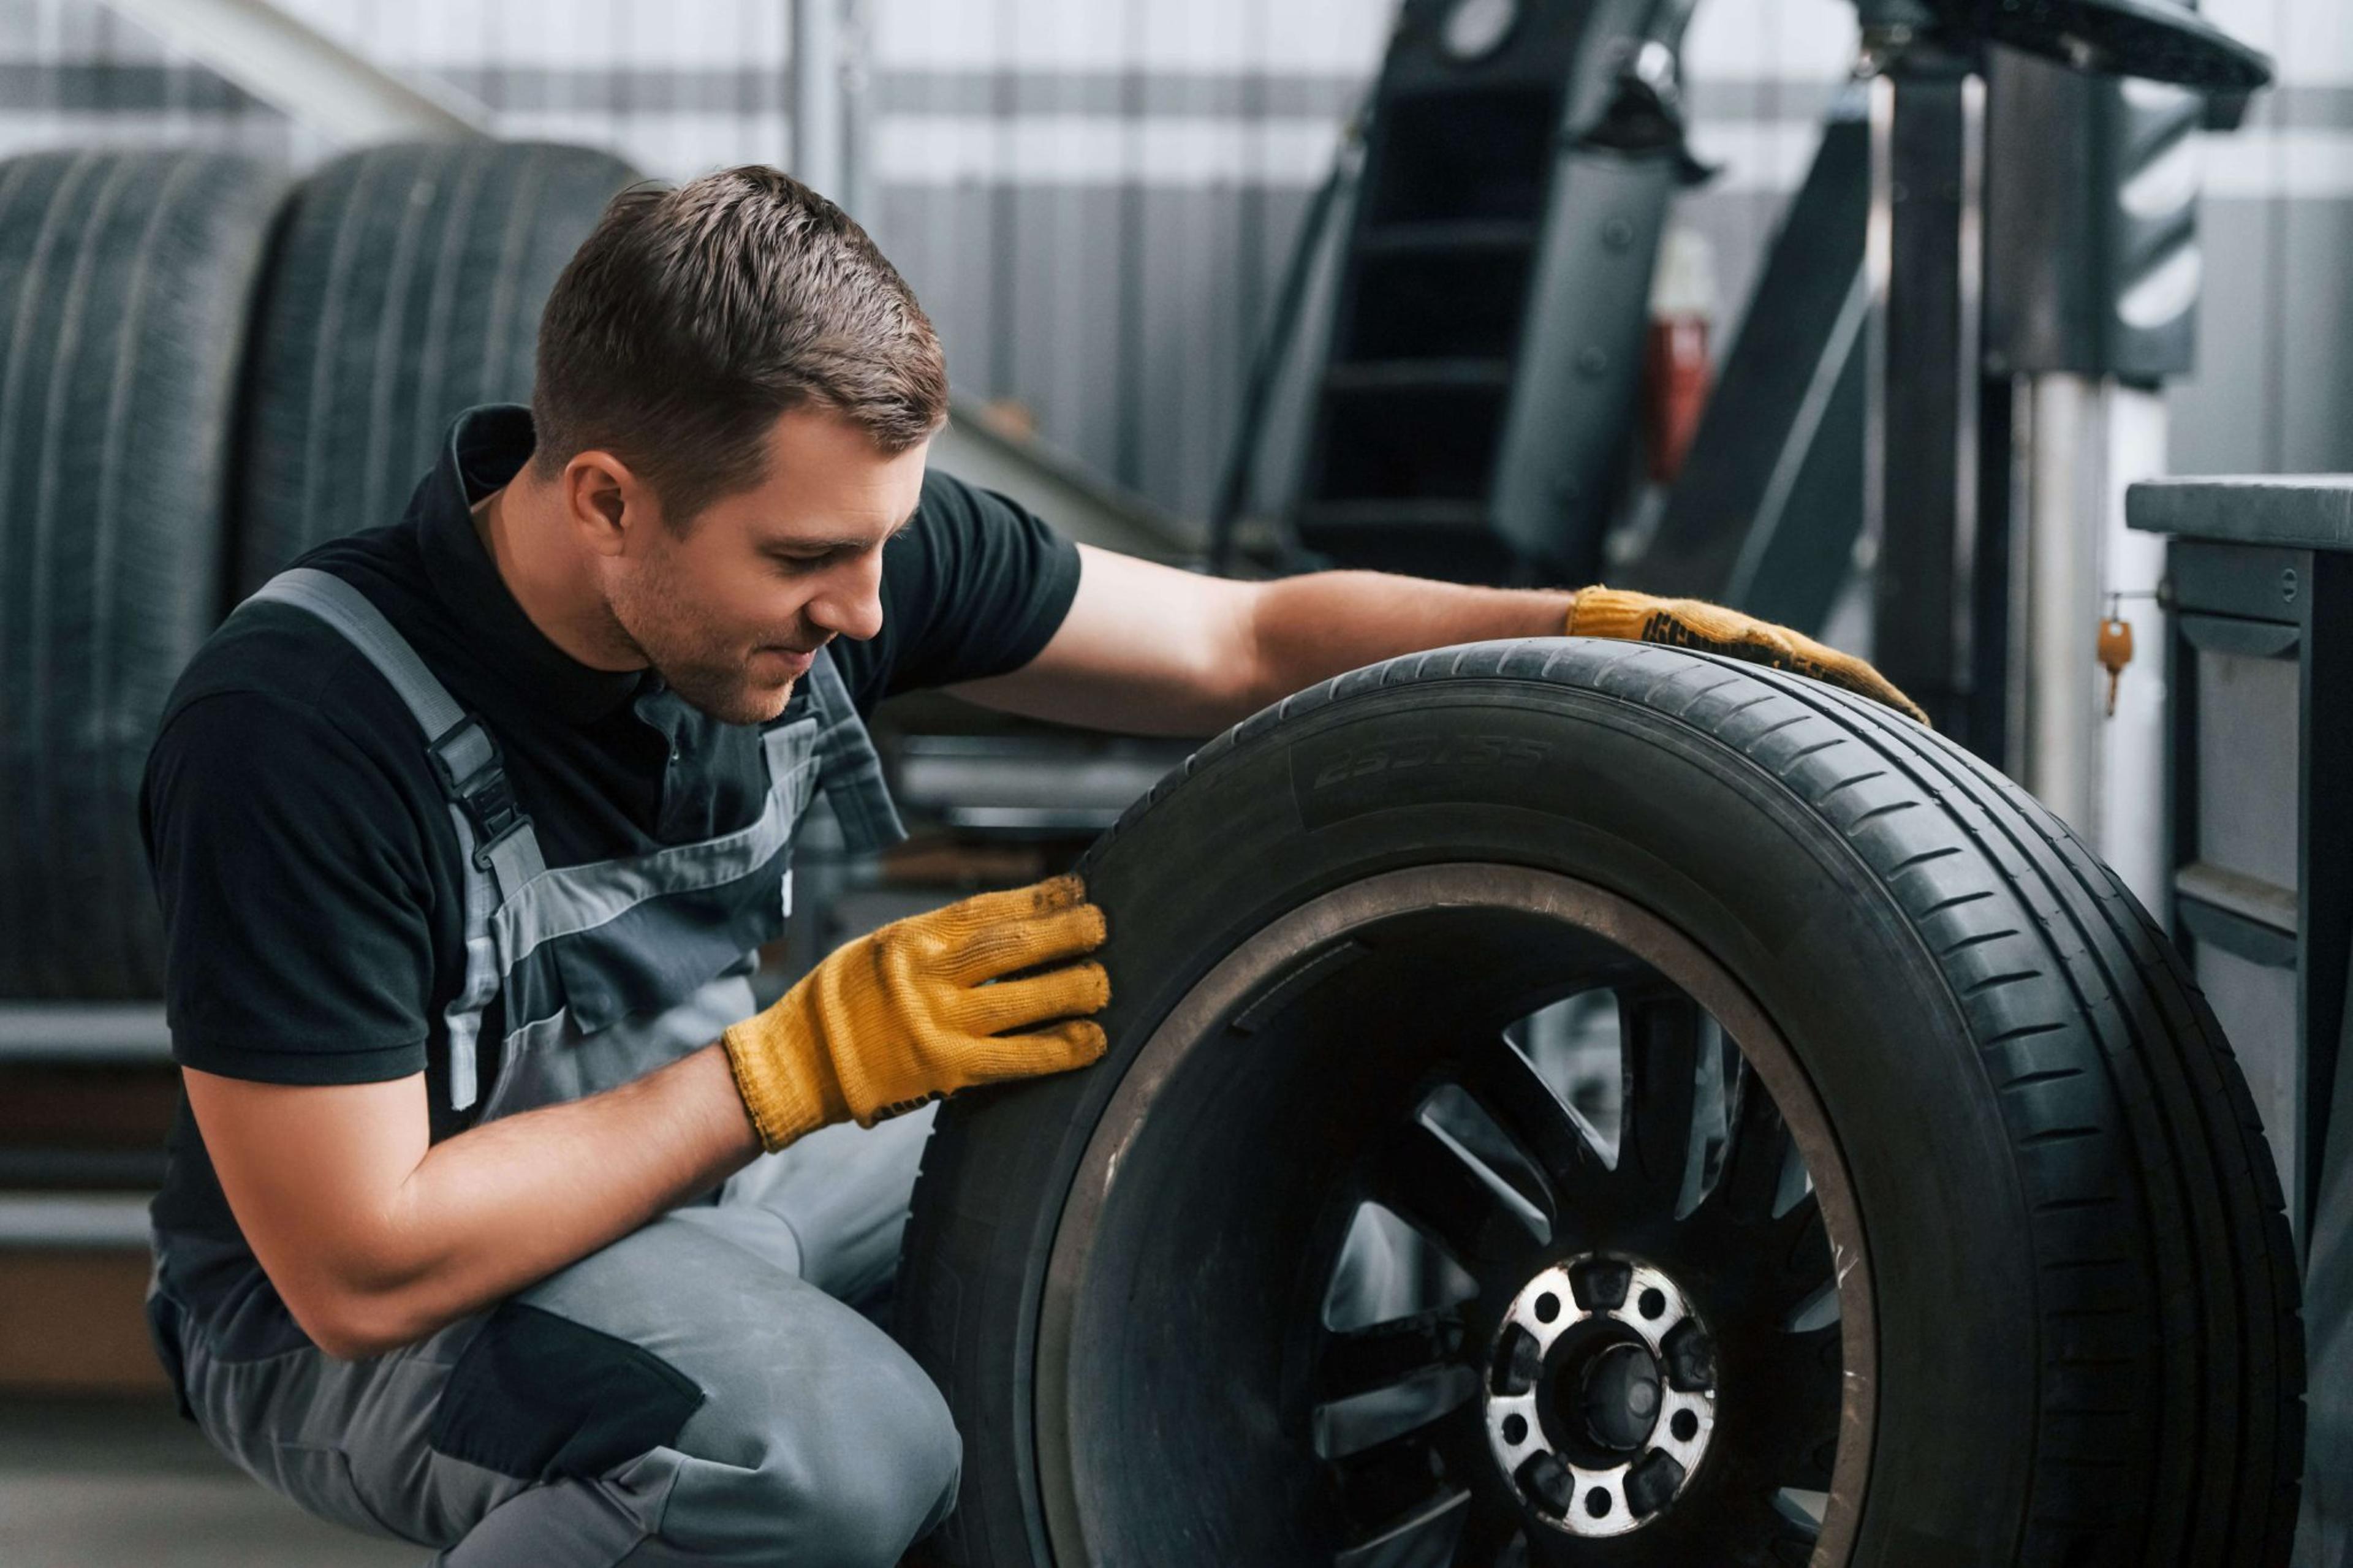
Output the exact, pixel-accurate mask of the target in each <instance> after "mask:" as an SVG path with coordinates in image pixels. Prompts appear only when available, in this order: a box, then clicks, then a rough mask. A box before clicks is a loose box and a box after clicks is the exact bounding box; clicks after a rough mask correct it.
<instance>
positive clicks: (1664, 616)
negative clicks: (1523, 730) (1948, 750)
mask: <svg viewBox="0 0 2353 1568" xmlns="http://www.w3.org/2000/svg"><path fill="white" fill-rule="evenodd" d="M1566 629H1567V633H1568V635H1569V636H1570V637H1620V638H1623V639H1625V640H1627V641H1630V642H1654V643H1664V644H1666V645H1667V646H1668V647H1692V648H1698V649H1699V650H1701V651H1702V652H1704V653H1724V654H1730V655H1731V656H1732V657H1733V658H1745V659H1746V660H1748V661H1749V662H1750V663H1752V664H1761V665H1764V666H1765V667H1767V668H1770V669H1786V670H1789V671H1791V672H1792V673H1794V674H1798V675H1803V676H1808V677H1810V678H1811V679H1815V680H1824V681H1828V682H1829V683H1830V684H1831V685H1832V686H1838V687H1843V688H1845V689H1847V690H1849V691H1852V692H1855V693H1857V694H1859V695H1861V696H1864V697H1868V698H1871V699H1872V700H1874V701H1878V702H1884V703H1885V704H1887V706H1889V707H1890V708H1893V709H1894V710H1896V711H1897V712H1899V713H1902V714H1904V715H1905V717H1906V718H1911V719H1916V720H1918V721H1920V722H1921V723H1923V724H1926V722H1927V721H1928V715H1926V713H1923V712H1922V711H1921V710H1920V708H1919V705H1918V704H1917V703H1915V702H1914V701H1913V700H1911V699H1910V698H1909V697H1906V696H1905V695H1904V693H1902V692H1901V691H1898V690H1896V689H1895V688H1894V686H1892V685H1890V684H1889V683H1888V680H1887V678H1886V677H1885V676H1883V675H1882V674H1880V673H1879V671H1877V670H1875V669H1873V668H1871V666H1869V665H1868V664H1865V663H1864V662H1863V661H1862V660H1861V659H1859V658H1855V657H1854V656H1853V655H1852V654H1845V653H1841V652H1839V650H1838V649H1836V648H1834V647H1826V646H1825V645H1823V644H1821V643H1818V642H1816V641H1815V640H1814V639H1813V638H1811V637H1807V636H1806V635H1805V634H1804V633H1802V632H1793V631H1791V630H1790V629H1789V628H1788V627H1787V626H1775V625H1773V623H1772V622H1770V621H1760V620H1758V619H1757V618H1756V617H1755V616H1744V615H1742V614H1741V613H1740V612H1739V611H1737V610H1727V609H1725V607H1724V606H1723V605H1711V604H1708V603H1706V602H1705V601H1704V600H1701V599H1659V598H1653V597H1651V595H1648V594H1630V593H1626V592H1624V591H1623V590H1621V589H1617V588H1604V587H1602V586H1600V585H1599V584H1595V585H1594V586H1593V587H1590V588H1580V589H1578V590H1577V594H1576V595H1575V596H1574V597H1573V598H1572V599H1571V600H1570V601H1569V605H1568V625H1567V628H1566Z"/></svg>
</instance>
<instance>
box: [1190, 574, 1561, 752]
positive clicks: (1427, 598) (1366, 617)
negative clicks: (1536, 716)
mask: <svg viewBox="0 0 2353 1568" xmlns="http://www.w3.org/2000/svg"><path fill="white" fill-rule="evenodd" d="M1575 597H1576V595H1574V594H1571V593H1567V592H1564V591H1561V590H1558V589H1536V588H1473V587H1465V586H1463V585H1461V584H1454V583H1433V582H1429V581H1426V580H1424V579H1422V578H1419V577H1397V576H1391V575H1389V574H1387V573H1382V572H1315V573H1310V574H1307V575H1305V576H1301V577H1285V578H1282V579H1280V580H1278V581H1275V582H1271V583H1265V584H1258V599H1257V604H1256V605H1254V606H1253V608H1252V612H1251V620H1252V624H1253V627H1254V630H1255V634H1256V637H1255V640H1256V642H1257V646H1258V650H1259V668H1258V682H1257V687H1256V689H1255V690H1253V691H1252V693H1251V694H1250V702H1249V703H1248V705H1247V706H1245V707H1244V708H1243V710H1242V711H1241V712H1239V713H1237V714H1235V715H1234V717H1235V718H1236V719H1240V718H1244V717H1247V716H1248V715H1249V714H1250V713H1251V712H1255V711H1256V710H1258V709H1259V708H1261V707H1263V706H1265V704H1267V703H1269V702H1271V701H1274V700H1278V699H1280V698H1282V697H1284V696H1287V695H1289V694H1290V693H1292V692H1293V691H1297V690H1300V689H1303V688H1305V687H1309V686H1313V685H1314V684H1315V683H1316V682H1317V681H1319V680H1328V679H1331V678H1332V677H1333V676H1335V675H1338V674H1341V673H1342V672H1344V671H1346V670H1351V669H1355V668H1357V667H1359V666H1361V665H1367V664H1373V663H1377V662H1378V661H1379V660H1381V659H1385V658H1396V657H1398V655H1400V654H1408V653H1419V652H1421V651H1422V650H1423V649H1425V648H1433V647H1451V645H1453V644H1455V643H1466V642H1485V641H1489V640H1491V639H1493V638H1496V637H1558V636H1559V635H1560V634H1561V630H1562V627H1563V626H1565V625H1566V624H1567V619H1568V608H1569V604H1570V602H1571V601H1572V600H1573V599H1574V598H1575Z"/></svg>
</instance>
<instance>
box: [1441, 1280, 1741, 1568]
mask: <svg viewBox="0 0 2353 1568" xmlns="http://www.w3.org/2000/svg"><path fill="white" fill-rule="evenodd" d="M1483 1397H1484V1401H1485V1405H1486V1412H1485V1413H1486V1426H1487V1441H1488V1446H1489V1447H1490V1449H1491V1450H1492V1451H1493V1454H1494V1457H1495V1462H1496V1463H1497V1464H1498V1465H1500V1466H1501V1467H1502V1468H1503V1470H1504V1475H1505V1476H1507V1477H1508V1478H1510V1480H1511V1483H1512V1485H1513V1487H1514V1489H1517V1491H1518V1492H1519V1495H1520V1497H1521V1499H1522V1500H1524V1501H1525V1503H1526V1504H1527V1505H1528V1506H1529V1507H1530V1508H1531V1509H1533V1510H1535V1514H1536V1516H1537V1517H1538V1518H1540V1519H1542V1520H1543V1521H1545V1522H1546V1523H1547V1524H1550V1525H1552V1526H1553V1527H1555V1528H1556V1529H1558V1530H1562V1531H1567V1533H1569V1534H1571V1535H1583V1536H1601V1535H1623V1534H1625V1533H1627V1532H1628V1531H1633V1530H1639V1529H1641V1527H1642V1526H1643V1525H1645V1524H1647V1523H1649V1522H1650V1521H1651V1520H1653V1519H1655V1518H1657V1517H1658V1516H1659V1515H1660V1513H1661V1512H1662V1511H1663V1510H1665V1509H1667V1508H1668V1507H1669V1506H1670V1505H1672V1503H1673V1501H1674V1500H1675V1498H1676V1497H1677V1496H1678V1495H1680V1494H1681V1492H1682V1491H1683V1488H1684V1486H1685V1485H1686V1484H1688V1482H1689V1481H1690V1479H1691V1478H1692V1476H1693V1475H1694V1473H1695V1472H1696V1471H1697V1470H1698V1468H1699V1466H1700V1461H1701V1459H1702V1458H1704V1457H1705V1455H1706V1453H1707V1445H1708V1439H1709V1437H1710V1436H1711V1435H1712V1434H1713V1433H1714V1431H1715V1350H1714V1346H1713V1344H1712V1342H1710V1341H1709V1339H1708V1334H1707V1330H1706V1328H1705V1326H1704V1324H1702V1323H1701V1322H1700V1321H1699V1318H1698V1316H1697V1314H1696V1313H1694V1311H1693V1310H1692V1307H1691V1303H1690V1301H1689V1300H1688V1299H1687V1298H1685V1296H1684V1295H1683V1290H1682V1289H1681V1287H1679V1286H1678V1285H1677V1284H1676V1283H1675V1282H1674V1281H1673V1280H1672V1279H1670V1278H1669V1277H1668V1276H1667V1275H1666V1274H1664V1273H1663V1272H1662V1271H1661V1270H1659V1269H1658V1268H1653V1267H1651V1265H1649V1264H1647V1263H1642V1262H1639V1261H1636V1260H1634V1259H1631V1258H1617V1257H1612V1256H1609V1255H1607V1254H1588V1255H1586V1256H1584V1257H1580V1258H1573V1259H1571V1260H1569V1261H1568V1262H1566V1263H1558V1264H1554V1265H1552V1266H1550V1267H1548V1268H1544V1269H1542V1270H1540V1271H1539V1272H1538V1273H1537V1274H1536V1275H1535V1278H1534V1279H1530V1280H1529V1281H1528V1282H1527V1283H1526V1284H1525V1286H1523V1287H1521V1289H1520V1292H1519V1294H1518V1295H1517V1296H1515V1297H1514V1298H1513V1300H1512V1304H1511V1306H1510V1308H1509V1309H1508V1310H1506V1311H1505V1312H1504V1321H1503V1323H1502V1325H1501V1326H1500V1327H1499V1328H1498V1330H1497V1331H1496V1334H1495V1343H1494V1351H1493V1357H1492V1358H1491V1361H1490V1364H1489V1371H1488V1375H1487V1379H1486V1384H1485V1387H1484V1390H1483Z"/></svg>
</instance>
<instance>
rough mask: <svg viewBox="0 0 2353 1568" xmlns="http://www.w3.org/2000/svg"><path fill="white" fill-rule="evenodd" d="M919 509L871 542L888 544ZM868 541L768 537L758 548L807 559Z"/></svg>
mask: <svg viewBox="0 0 2353 1568" xmlns="http://www.w3.org/2000/svg"><path fill="white" fill-rule="evenodd" d="M919 510H922V508H921V507H920V506H917V507H914V508H911V509H910V510H908V512H907V515H906V516H904V517H902V518H901V519H900V520H899V521H896V522H894V523H892V525H891V528H890V531H888V532H886V533H884V534H883V535H882V537H881V539H879V540H876V541H873V543H876V544H888V543H889V542H891V541H892V540H894V539H896V538H898V537H899V535H900V534H901V533H902V532H904V531H906V528H907V525H908V524H909V523H911V522H913V521H915V513H916V512H917V511H919ZM868 543H869V542H868V541H866V540H863V539H770V540H766V541H764V542H762V543H761V545H760V549H761V550H762V552H765V553H766V554H769V555H791V556H796V557H799V558H802V559H807V558H808V557H811V556H817V555H834V554H839V553H842V552H850V551H859V550H864V549H865V548H867V546H868Z"/></svg>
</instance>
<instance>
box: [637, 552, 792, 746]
mask: <svg viewBox="0 0 2353 1568" xmlns="http://www.w3.org/2000/svg"><path fill="white" fill-rule="evenodd" d="M624 583H625V584H626V585H624ZM607 608H608V610H609V611H610V612H611V614H612V616H613V621H614V625H615V626H617V628H618V629H619V631H620V633H621V635H622V636H623V637H627V638H628V641H629V643H630V644H631V646H633V647H636V648H637V650H638V652H639V653H640V654H642V655H644V656H645V659H646V662H647V663H648V664H649V665H651V666H652V667H653V670H654V673H655V674H657V675H659V676H660V677H661V678H662V679H663V681H664V682H665V683H667V684H668V685H669V687H670V689H671V690H672V691H675V692H677V693H678V695H679V699H680V700H681V701H683V702H684V703H686V704H687V706H689V707H690V708H692V709H694V710H697V711H698V712H702V713H704V714H707V715H709V716H710V717H711V718H712V719H716V720H717V721H719V722H721V723H723V724H760V723H765V722H766V721H769V720H771V719H774V718H776V716H777V715H778V714H780V713H782V712H783V711H784V710H785V704H786V702H787V701H789V700H791V699H792V695H793V686H794V684H795V683H794V682H793V681H790V680H787V681H786V682H784V684H783V685H781V686H773V687H772V686H762V685H759V684H757V683H755V682H754V680H753V679H751V675H750V673H749V665H750V661H751V652H750V650H749V649H737V648H734V647H730V646H728V645H727V644H726V642H725V641H724V639H723V637H720V636H718V635H716V634H715V633H714V632H713V631H712V628H711V627H710V626H706V625H704V624H703V623H702V621H700V620H699V619H698V618H697V617H696V616H695V615H694V614H693V612H692V611H691V609H689V608H688V607H687V605H686V599H685V596H684V595H682V594H681V593H680V592H679V591H678V589H677V586H676V584H675V582H674V581H673V580H672V578H671V577H670V573H669V571H668V569H667V568H666V567H665V566H659V565H655V564H652V563H649V564H647V565H646V566H644V567H642V568H641V569H640V570H639V572H638V574H636V575H635V576H634V577H632V578H629V579H625V580H624V582H623V583H616V584H614V585H613V590H612V592H611V595H610V597H609V599H608V602H607Z"/></svg>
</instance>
